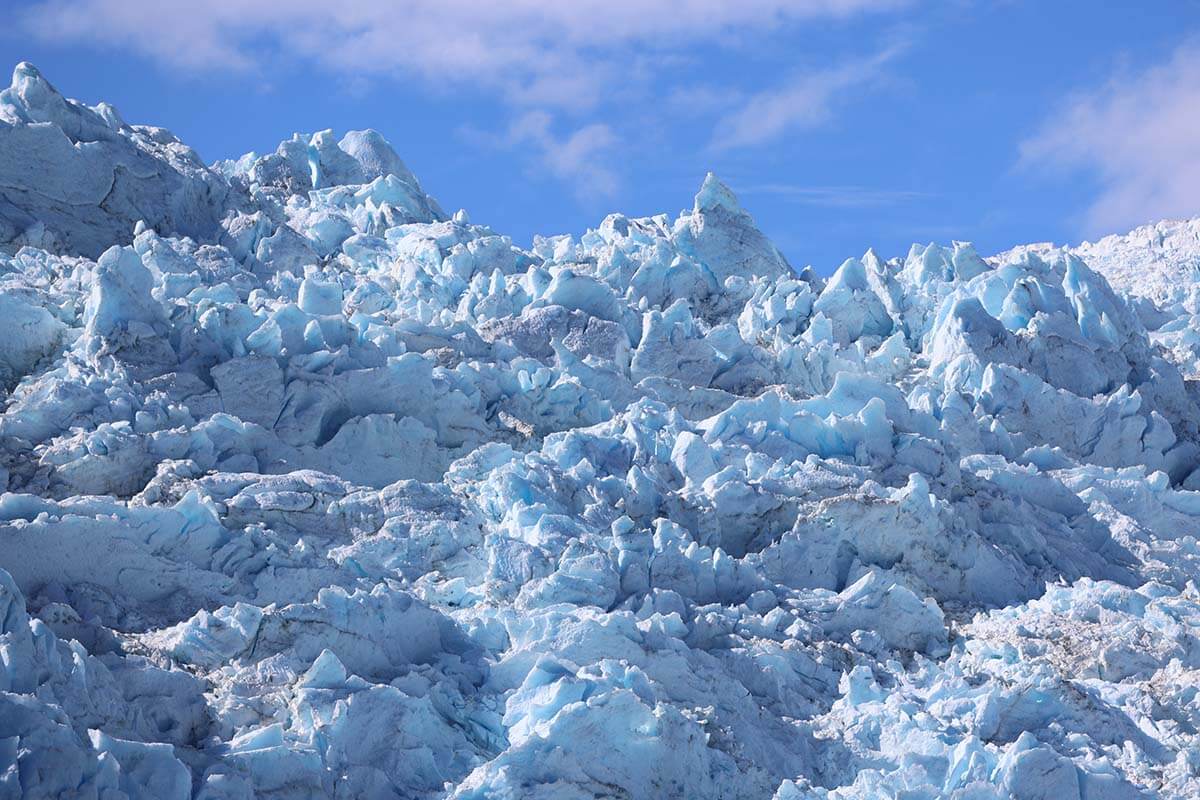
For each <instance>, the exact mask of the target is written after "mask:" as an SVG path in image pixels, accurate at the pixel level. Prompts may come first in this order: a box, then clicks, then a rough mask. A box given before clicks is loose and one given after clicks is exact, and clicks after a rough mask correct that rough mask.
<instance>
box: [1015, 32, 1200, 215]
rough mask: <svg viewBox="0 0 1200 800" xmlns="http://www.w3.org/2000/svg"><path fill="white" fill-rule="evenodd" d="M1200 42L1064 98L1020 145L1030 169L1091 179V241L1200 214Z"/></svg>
mask: <svg viewBox="0 0 1200 800" xmlns="http://www.w3.org/2000/svg"><path fill="white" fill-rule="evenodd" d="M1198 130H1200V42H1197V41H1191V42H1189V43H1187V44H1184V45H1183V46H1181V47H1179V48H1178V49H1177V50H1175V52H1174V53H1173V54H1172V55H1171V56H1170V58H1168V59H1167V60H1166V61H1165V62H1164V63H1163V64H1161V65H1158V66H1154V67H1152V68H1150V69H1147V70H1145V71H1143V72H1140V73H1135V74H1123V75H1118V76H1117V77H1114V78H1112V79H1111V80H1109V81H1108V82H1107V83H1106V84H1105V85H1103V86H1101V87H1099V88H1097V89H1094V90H1091V91H1087V92H1083V93H1080V94H1076V95H1074V96H1071V97H1068V98H1065V99H1064V101H1063V102H1062V104H1061V106H1060V107H1059V108H1058V109H1056V110H1055V111H1054V113H1053V114H1051V115H1050V116H1049V117H1048V118H1047V119H1046V120H1045V121H1044V123H1043V124H1042V126H1041V129H1040V130H1039V131H1038V133H1037V134H1036V135H1034V136H1033V137H1032V138H1030V139H1028V140H1026V141H1025V142H1023V143H1022V145H1021V150H1020V164H1021V165H1022V166H1023V167H1025V168H1035V167H1049V168H1051V169H1055V170H1060V171H1066V172H1068V173H1071V174H1077V173H1079V172H1080V171H1082V172H1091V173H1093V174H1094V175H1095V176H1096V178H1097V179H1098V181H1099V186H1100V191H1099V195H1098V196H1097V197H1096V199H1095V200H1094V201H1093V202H1092V204H1091V205H1090V206H1089V208H1088V209H1087V211H1086V214H1085V219H1084V222H1085V230H1084V231H1083V233H1084V234H1085V235H1087V236H1093V235H1096V234H1100V233H1111V232H1112V231H1114V230H1119V229H1122V228H1127V227H1131V226H1134V225H1138V224H1141V223H1143V222H1146V221H1148V220H1152V219H1159V218H1162V217H1183V216H1192V215H1195V214H1198V213H1200V136H1197V131H1198Z"/></svg>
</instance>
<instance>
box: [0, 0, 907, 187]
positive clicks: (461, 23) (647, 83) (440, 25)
mask: <svg viewBox="0 0 1200 800" xmlns="http://www.w3.org/2000/svg"><path fill="white" fill-rule="evenodd" d="M909 2H912V0H737V2H729V0H502V1H501V2H482V1H481V0H334V2H330V0H202V2H196V0H34V2H32V3H31V4H30V5H29V6H28V7H27V8H26V9H25V10H24V11H22V12H20V14H19V15H18V17H17V20H18V22H17V25H18V27H19V28H20V29H21V30H22V31H24V32H25V33H28V34H30V35H32V36H34V37H36V38H39V39H41V40H44V41H50V42H57V43H63V44H71V45H82V46H89V47H94V48H105V47H107V48H115V49H120V50H122V51H124V52H133V53H138V54H141V55H143V56H146V57H149V58H150V59H152V60H153V61H155V62H157V63H159V64H160V65H163V66H165V67H167V68H170V69H180V70H186V71H192V72H202V73H205V74H211V73H215V72H234V73H250V74H254V73H257V74H259V75H270V74H273V73H276V72H279V71H281V70H286V69H287V68H288V66H289V65H290V64H291V63H296V62H299V63H304V64H313V65H316V66H318V67H321V68H323V69H326V70H328V71H331V72H333V73H334V74H341V75H344V76H346V77H349V78H351V79H352V81H353V84H352V85H353V86H357V87H360V88H361V86H362V85H364V82H365V81H366V80H368V79H372V78H390V79H397V80H402V81H403V80H412V81H418V82H419V83H420V86H421V87H423V88H427V89H430V90H433V91H440V90H444V89H458V88H463V87H467V88H470V89H473V90H477V91H480V92H487V93H493V94H495V95H496V96H497V97H498V98H500V99H501V100H502V101H503V102H504V103H505V105H506V106H507V107H508V108H509V109H510V113H511V114H512V115H513V118H514V120H515V122H513V124H512V127H511V130H510V131H509V132H508V133H507V135H506V134H503V133H501V134H499V135H497V134H495V133H492V134H489V135H488V136H485V137H483V138H486V139H489V140H490V141H491V142H493V143H502V144H505V145H507V146H510V147H522V148H528V149H530V150H532V151H533V155H534V157H535V159H536V160H537V162H538V163H539V164H541V165H542V167H543V169H545V170H546V171H547V172H549V173H551V174H553V175H555V176H557V177H558V178H560V179H563V180H566V181H570V182H572V183H574V184H576V187H577V192H578V193H579V194H581V195H582V196H585V197H594V196H605V195H611V194H612V193H613V192H615V191H616V188H617V185H618V177H617V176H618V172H619V166H614V165H613V164H612V163H611V162H612V159H613V154H614V152H615V148H614V146H615V145H616V143H617V141H618V136H617V133H616V132H615V130H614V126H615V125H620V124H622V120H624V121H625V122H628V121H629V119H631V118H633V117H637V116H640V117H641V124H642V125H646V124H653V122H654V119H655V117H654V115H655V114H660V115H661V114H664V113H671V109H672V108H674V109H675V110H678V102H680V101H684V100H690V101H691V103H692V106H693V107H692V109H691V111H692V112H693V113H694V114H698V115H700V116H703V117H705V118H708V119H712V118H713V117H714V116H715V115H716V114H718V113H719V110H720V109H719V108H718V107H717V106H715V105H714V103H718V104H719V103H720V102H721V101H722V100H724V101H725V102H724V107H728V105H729V104H730V103H734V102H739V101H740V100H741V99H742V98H743V97H744V95H743V94H742V93H741V90H734V89H715V88H711V87H705V86H694V87H691V88H690V89H688V90H687V91H688V92H690V94H689V95H677V94H675V93H673V92H674V90H675V87H674V86H673V85H671V82H670V79H669V78H668V77H666V76H667V75H669V74H673V73H674V72H676V71H678V69H679V67H680V65H681V64H684V63H688V62H689V60H690V59H692V58H694V57H695V56H694V53H695V52H696V48H697V46H700V45H705V44H717V45H725V44H728V43H729V42H730V41H734V40H738V41H744V40H746V39H750V40H753V37H760V36H771V35H777V34H779V33H780V32H787V31H790V30H792V28H793V27H794V26H797V25H800V24H803V23H805V22H808V21H813V20H829V19H841V18H850V17H854V16H856V15H860V14H865V13H868V12H879V11H883V10H887V9H891V8H895V7H899V6H905V5H908V4H909ZM867 68H869V67H867V66H855V67H848V68H845V69H843V70H838V71H835V72H834V73H832V74H829V75H822V76H818V77H817V78H816V79H815V80H817V81H818V82H824V83H823V84H822V85H821V86H812V87H810V91H812V92H814V93H816V94H818V95H820V94H821V93H822V92H825V93H828V92H832V91H835V90H836V89H837V88H838V86H848V85H852V84H855V83H858V82H860V81H861V80H862V79H860V78H858V77H857V76H858V74H859V72H860V71H861V70H863V69H867ZM797 91H799V92H801V93H802V92H803V89H795V88H794V92H797ZM651 98H658V99H663V98H665V99H666V101H667V104H666V105H665V106H661V104H658V105H656V104H655V103H652V102H650V99H651ZM787 99H788V98H787V97H784V98H780V101H781V102H786V101H787ZM796 99H798V100H801V101H803V100H804V99H805V98H803V97H799V98H796ZM702 100H704V101H706V103H707V107H705V108H701V107H700V106H701V103H700V101H702ZM631 101H632V102H631ZM672 101H674V102H675V105H674V106H672ZM754 102H755V100H751V103H754ZM633 103H639V104H640V105H639V108H638V111H637V112H636V113H635V114H633V115H632V116H631V115H629V114H626V115H625V116H623V117H622V116H620V115H618V114H617V113H615V111H614V110H615V109H628V108H630V107H631V106H632V104H633ZM814 103H815V105H818V106H826V105H828V98H827V97H826V96H824V95H822V96H821V97H818V98H816V99H815V101H814ZM660 106H661V107H660ZM602 110H603V111H602ZM781 124H784V125H786V124H789V123H787V122H786V121H785V122H784V123H781ZM747 130H748V128H747V127H746V126H744V125H743V126H737V127H736V129H735V131H734V138H735V139H744V140H751V139H754V138H755V135H754V134H753V133H747ZM476 138H479V137H476ZM606 162H608V163H606Z"/></svg>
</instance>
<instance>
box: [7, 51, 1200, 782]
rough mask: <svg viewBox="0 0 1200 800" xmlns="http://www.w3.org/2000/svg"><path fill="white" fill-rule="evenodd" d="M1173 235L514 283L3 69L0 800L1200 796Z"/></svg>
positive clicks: (1191, 259)
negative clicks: (6, 80) (820, 269)
mask: <svg viewBox="0 0 1200 800" xmlns="http://www.w3.org/2000/svg"><path fill="white" fill-rule="evenodd" d="M1197 230H1198V228H1197V223H1196V222H1190V223H1173V224H1165V223H1164V224H1163V225H1160V226H1158V227H1156V228H1153V229H1144V230H1142V231H1138V232H1134V234H1131V235H1130V236H1129V237H1125V238H1119V239H1106V240H1103V241H1101V242H1099V243H1097V244H1095V245H1087V246H1085V247H1083V248H1080V249H1077V250H1074V251H1072V250H1064V249H1055V248H1052V247H1049V246H1036V247H1025V248H1020V249H1018V250H1014V251H1011V252H1010V253H1007V254H1003V255H1001V256H999V257H996V258H991V259H982V258H980V257H979V256H978V255H976V253H975V252H974V250H972V248H971V247H970V246H969V245H965V244H954V245H953V246H951V247H940V246H937V245H929V246H927V247H922V246H914V247H913V249H912V250H911V252H910V253H909V254H908V256H907V257H906V258H903V259H895V260H890V261H884V260H881V259H880V258H879V257H877V256H876V255H875V254H874V253H872V252H868V253H867V254H866V255H864V256H863V257H862V258H858V259H850V260H848V261H846V262H845V263H844V264H843V265H842V266H841V267H840V268H839V269H838V270H837V272H836V273H835V274H834V275H833V276H832V277H830V278H829V279H828V280H822V279H820V278H817V277H815V276H814V275H813V274H812V272H811V271H802V272H799V273H797V272H796V271H794V270H793V269H792V267H791V266H789V265H788V263H787V262H786V261H785V259H784V258H783V256H782V255H781V254H780V253H779V252H778V251H777V250H776V249H775V248H774V247H773V246H772V245H771V244H770V242H769V241H768V240H767V239H766V237H765V236H764V235H763V234H762V233H761V232H760V231H759V230H758V229H757V228H756V227H755V224H754V222H753V220H752V219H751V218H750V217H749V216H748V215H747V214H746V212H745V211H744V210H743V209H742V208H741V207H740V206H739V205H738V202H737V199H736V198H735V197H734V195H733V193H732V192H731V191H730V190H729V189H728V188H726V187H725V186H724V185H722V184H721V183H720V182H719V181H718V180H717V179H716V178H715V177H712V176H709V177H708V178H707V179H705V181H704V184H703V186H702V188H701V190H700V192H699V194H698V195H697V196H696V199H695V203H694V205H693V207H692V208H691V209H689V210H687V211H685V212H683V213H682V214H680V215H679V216H678V217H677V218H675V219H673V220H672V219H671V218H669V217H668V216H666V215H662V216H657V217H650V218H645V219H629V218H627V217H624V216H621V215H619V214H614V215H611V216H609V217H607V218H606V219H605V220H604V221H603V222H602V223H601V224H600V225H599V227H598V228H596V229H595V230H592V231H589V232H587V233H586V234H584V235H583V236H582V237H580V238H579V239H575V238H572V237H569V236H559V237H553V238H539V239H537V240H536V241H535V242H534V244H533V247H532V248H531V249H530V250H523V249H521V248H519V247H516V246H514V245H513V243H512V242H511V241H510V240H509V239H508V238H506V237H504V236H502V235H499V234H497V233H494V232H493V231H491V230H490V229H489V228H487V227H486V226H483V225H479V224H473V223H472V222H470V221H469V219H468V217H467V215H466V214H465V213H463V212H459V213H456V214H454V215H452V216H448V215H447V214H446V213H444V212H443V211H442V209H441V208H440V207H439V206H438V204H437V203H436V202H434V201H433V200H432V199H431V198H430V197H428V196H427V195H426V194H425V192H424V191H423V190H422V189H421V186H420V184H419V183H418V181H417V179H416V178H415V177H414V176H413V175H412V173H411V172H409V171H408V169H407V168H406V167H405V166H404V164H403V163H402V162H401V161H400V159H399V158H398V157H397V156H396V154H395V153H394V152H393V151H392V149H391V147H390V146H389V145H388V143H387V142H386V141H385V140H384V139H383V138H382V137H381V136H379V134H377V133H374V132H371V131H366V132H352V133H349V134H347V135H346V136H344V137H342V138H340V139H338V138H336V137H335V136H334V135H333V134H332V133H331V132H328V131H326V132H323V133H318V134H315V135H311V136H301V135H297V136H295V137H293V138H292V139H291V140H289V141H286V142H284V143H283V144H281V145H280V146H279V148H278V149H277V150H276V151H275V152H274V153H272V154H269V155H266V156H261V157H260V156H256V155H249V156H246V157H245V158H242V159H240V160H238V161H236V162H223V163H219V164H216V165H212V166H206V165H204V164H203V163H202V162H201V161H200V160H199V159H198V158H197V157H196V155H195V153H193V152H192V151H191V150H190V149H189V148H187V147H186V146H185V145H183V144H182V143H180V142H179V141H178V140H177V139H175V137H173V136H172V135H171V134H169V133H168V132H166V131H163V130H161V129H156V128H147V127H141V126H130V125H128V124H126V123H125V122H124V121H122V119H121V117H120V116H119V115H118V114H117V112H116V111H115V110H114V109H112V108H111V107H108V106H99V107H96V108H88V107H86V106H84V105H82V104H79V103H76V102H74V101H70V100H66V99H64V98H63V97H62V96H61V95H60V94H59V93H58V92H57V91H55V89H54V88H53V87H52V86H51V85H50V84H49V83H48V82H47V81H46V80H45V79H44V78H43V77H42V76H41V75H40V74H39V73H38V71H37V70H36V69H34V68H33V67H32V66H29V65H25V64H22V65H20V66H18V67H17V69H16V72H15V74H14V77H13V82H12V86H11V87H10V88H9V89H7V90H6V91H4V92H2V93H0V240H2V241H3V242H5V244H4V246H3V249H2V250H0V393H2V394H0V397H3V399H4V406H3V415H2V416H0V490H4V489H6V490H7V493H5V494H3V495H2V496H0V798H18V797H28V798H75V797H79V798H105V800H115V799H116V798H137V799H141V798H147V799H148V800H150V799H152V800H175V799H176V798H202V799H203V800H248V799H249V798H271V799H272V800H285V799H292V798H295V799H297V800H298V799H299V798H313V797H333V798H345V799H347V800H348V799H349V798H460V799H464V800H465V798H473V799H477V800H484V799H485V798H487V799H488V800H491V799H493V798H496V799H503V798H511V800H517V799H518V798H521V799H525V798H534V799H535V800H536V799H538V798H540V799H542V800H551V799H553V800H576V799H577V798H601V797H603V798H630V799H631V800H642V799H643V798H689V799H696V798H763V799H764V800H765V799H767V798H776V799H777V800H797V799H798V798H805V799H811V798H862V799H863V800H866V799H867V798H885V797H889V798H901V797H902V798H906V799H907V800H916V799H917V798H934V797H953V798H961V799H962V800H968V799H969V800H983V798H1008V797H1015V798H1026V799H1032V798H1050V799H1051V800H1102V799H1103V800H1124V799H1125V798H1141V797H1146V798H1148V797H1166V798H1195V797H1198V796H1200V734H1198V731H1200V690H1198V689H1197V686H1200V592H1198V590H1197V582H1198V578H1200V542H1198V540H1197V536H1198V535H1200V470H1198V469H1197V466H1198V464H1200V459H1198V457H1197V456H1198V454H1200V405H1198V400H1200V393H1198V391H1197V384H1196V383H1195V382H1194V381H1193V380H1192V378H1193V377H1194V376H1196V373H1197V369H1198V365H1200V334H1197V331H1198V330H1200V324H1198V321H1197V320H1196V315H1197V314H1198V313H1200V302H1198V301H1197V298H1200V290H1198V287H1200V283H1198V282H1197V280H1196V279H1195V275H1194V272H1195V270H1196V268H1197V264H1200V260H1198V258H1200V243H1198V242H1200V240H1198V237H1197ZM1106 275H1107V276H1109V277H1110V278H1111V279H1112V282H1111V283H1110V281H1109V280H1108V279H1106V277H1105V276H1106ZM1114 285H1115V286H1116V287H1117V289H1114V288H1113V286H1114Z"/></svg>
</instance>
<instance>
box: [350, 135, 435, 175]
mask: <svg viewBox="0 0 1200 800" xmlns="http://www.w3.org/2000/svg"><path fill="white" fill-rule="evenodd" d="M338 147H340V148H341V149H342V150H343V151H344V152H346V153H349V154H350V156H351V157H352V158H353V159H354V160H355V161H357V162H358V163H359V164H360V165H361V166H362V170H363V177H364V178H365V180H364V183H366V182H369V181H372V180H374V179H375V178H382V177H383V176H385V175H395V176H396V177H397V178H401V179H402V180H406V181H408V182H410V183H416V182H417V179H416V178H415V177H414V176H413V174H412V172H411V171H410V170H409V169H408V167H407V166H406V165H405V164H404V161H403V160H401V158H400V156H399V155H397V153H396V151H395V149H394V148H393V147H392V145H391V142H389V141H388V140H387V139H385V138H384V137H383V134H381V133H380V132H379V131H376V130H371V129H370V128H368V129H367V130H364V131H348V132H347V133H346V135H345V136H343V137H342V140H341V141H340V142H338Z"/></svg>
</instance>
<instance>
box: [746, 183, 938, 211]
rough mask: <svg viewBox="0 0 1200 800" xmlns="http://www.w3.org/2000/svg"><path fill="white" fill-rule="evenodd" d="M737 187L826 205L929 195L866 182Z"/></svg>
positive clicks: (876, 204)
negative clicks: (829, 184) (875, 185)
mask: <svg viewBox="0 0 1200 800" xmlns="http://www.w3.org/2000/svg"><path fill="white" fill-rule="evenodd" d="M737 191H738V194H740V195H746V196H752V195H756V194H757V195H772V196H774V197H779V198H782V199H784V200H787V201H790V202H793V203H800V204H803V205H811V206H825V207H828V208H876V207H879V206H890V205H896V204H898V203H904V202H910V201H915V200H923V199H927V198H928V197H930V195H928V194H926V193H924V192H915V191H910V190H906V189H873V188H870V187H867V186H799V185H794V184H784V183H765V184H758V185H752V186H745V187H739V188H738V190H737Z"/></svg>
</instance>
